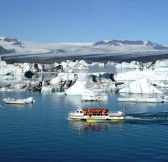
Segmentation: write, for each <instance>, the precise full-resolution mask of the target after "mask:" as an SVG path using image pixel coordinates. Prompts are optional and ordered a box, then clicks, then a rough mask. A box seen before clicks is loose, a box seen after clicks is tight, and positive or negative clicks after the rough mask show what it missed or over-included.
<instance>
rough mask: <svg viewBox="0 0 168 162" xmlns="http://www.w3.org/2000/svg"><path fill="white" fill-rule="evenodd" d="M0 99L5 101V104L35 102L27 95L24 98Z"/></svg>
mask: <svg viewBox="0 0 168 162" xmlns="http://www.w3.org/2000/svg"><path fill="white" fill-rule="evenodd" d="M2 101H3V102H5V103H6V104H28V103H34V102H35V100H34V99H33V97H29V98H26V99H15V98H4V99H3V100H2Z"/></svg>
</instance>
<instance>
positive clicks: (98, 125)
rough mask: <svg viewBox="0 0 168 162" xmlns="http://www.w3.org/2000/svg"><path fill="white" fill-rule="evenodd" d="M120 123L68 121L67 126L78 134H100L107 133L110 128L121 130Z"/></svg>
mask: <svg viewBox="0 0 168 162" xmlns="http://www.w3.org/2000/svg"><path fill="white" fill-rule="evenodd" d="M122 123H123V122H122V121H117V122H115V123H113V122H106V121H105V122H94V123H87V122H85V121H73V120H70V121H69V126H71V127H72V128H74V129H76V130H78V131H79V132H80V133H87V132H88V133H89V132H102V131H108V130H109V129H110V128H112V127H117V128H120V129H121V128H122Z"/></svg>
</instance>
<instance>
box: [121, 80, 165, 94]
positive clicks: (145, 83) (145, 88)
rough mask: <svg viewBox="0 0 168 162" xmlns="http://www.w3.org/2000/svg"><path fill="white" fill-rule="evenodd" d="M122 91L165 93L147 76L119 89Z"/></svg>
mask: <svg viewBox="0 0 168 162" xmlns="http://www.w3.org/2000/svg"><path fill="white" fill-rule="evenodd" d="M119 92H120V93H164V92H163V91H161V90H159V89H158V88H156V87H154V86H153V84H152V83H151V82H150V81H149V80H148V79H146V78H142V79H140V80H137V81H133V82H131V83H130V84H129V85H128V86H127V87H125V88H122V89H120V90H119Z"/></svg>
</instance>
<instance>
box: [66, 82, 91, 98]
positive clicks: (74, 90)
mask: <svg viewBox="0 0 168 162" xmlns="http://www.w3.org/2000/svg"><path fill="white" fill-rule="evenodd" d="M85 85H86V83H85V82H82V81H76V82H75V83H74V85H72V87H70V88H69V89H67V90H65V94H66V95H81V94H84V93H87V94H93V92H92V91H91V90H89V89H87V88H86V87H85Z"/></svg>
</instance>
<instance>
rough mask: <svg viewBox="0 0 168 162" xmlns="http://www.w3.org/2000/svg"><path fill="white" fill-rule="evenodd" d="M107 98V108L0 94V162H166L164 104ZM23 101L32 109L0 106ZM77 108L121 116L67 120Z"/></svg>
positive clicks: (49, 95) (43, 95)
mask: <svg viewBox="0 0 168 162" xmlns="http://www.w3.org/2000/svg"><path fill="white" fill-rule="evenodd" d="M94 70H96V69H94ZM99 70H101V69H99ZM106 70H107V69H106ZM45 77H48V76H45ZM107 95H108V98H109V99H108V101H107V102H81V100H80V96H67V95H65V94H61V93H55V92H1V93H0V98H1V101H0V105H1V106H0V119H1V122H0V137H1V138H0V161H3V162H4V161H12V162H15V161H16V162H18V161H45V162H46V161H60V162H61V161H62V162H64V161H73V162H74V161H85V162H86V161H97V162H99V161H100V162H102V161H110V162H111V161H167V159H168V155H167V152H168V147H167V145H168V138H167V134H168V127H167V126H168V103H131V102H127V103H122V102H117V98H118V97H120V94H119V93H118V92H107ZM29 96H32V97H33V98H34V100H35V103H33V104H26V105H9V104H5V103H3V102H2V99H3V98H7V97H11V98H27V97H29ZM79 107H85V108H86V107H87V108H95V107H97V108H102V107H106V108H108V109H109V110H111V111H117V110H125V115H126V119H125V120H124V121H121V122H102V123H85V122H79V121H69V120H67V115H68V112H70V111H74V110H76V109H77V108H79Z"/></svg>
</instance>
